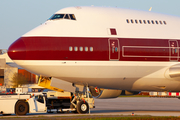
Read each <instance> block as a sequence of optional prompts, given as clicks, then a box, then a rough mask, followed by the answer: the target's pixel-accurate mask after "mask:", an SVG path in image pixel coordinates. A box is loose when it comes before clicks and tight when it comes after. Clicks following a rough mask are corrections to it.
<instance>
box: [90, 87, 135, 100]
mask: <svg viewBox="0 0 180 120" xmlns="http://www.w3.org/2000/svg"><path fill="white" fill-rule="evenodd" d="M89 90H90V92H91V94H92V96H93V97H95V98H99V99H106V98H116V97H118V96H120V95H136V94H138V93H139V92H134V91H126V90H113V89H101V88H97V87H89Z"/></svg>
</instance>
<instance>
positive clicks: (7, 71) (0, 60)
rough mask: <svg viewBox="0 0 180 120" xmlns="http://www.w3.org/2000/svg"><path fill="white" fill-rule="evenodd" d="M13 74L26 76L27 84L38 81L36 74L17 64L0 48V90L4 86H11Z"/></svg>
mask: <svg viewBox="0 0 180 120" xmlns="http://www.w3.org/2000/svg"><path fill="white" fill-rule="evenodd" d="M14 74H21V75H22V76H24V77H25V78H26V81H27V83H28V84H34V83H37V82H38V76H37V75H35V74H32V73H30V72H28V71H26V70H24V69H23V68H21V67H20V66H18V65H17V64H15V63H14V62H13V61H12V60H11V59H10V58H9V56H8V54H7V50H6V49H0V91H1V90H2V89H5V88H13V82H12V78H13V76H14Z"/></svg>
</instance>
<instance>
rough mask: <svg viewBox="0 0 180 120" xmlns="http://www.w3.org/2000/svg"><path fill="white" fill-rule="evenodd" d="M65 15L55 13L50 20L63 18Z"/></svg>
mask: <svg viewBox="0 0 180 120" xmlns="http://www.w3.org/2000/svg"><path fill="white" fill-rule="evenodd" d="M63 17H64V14H54V15H53V16H52V17H51V18H50V20H54V19H62V18H63Z"/></svg>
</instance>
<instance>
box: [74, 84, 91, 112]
mask: <svg viewBox="0 0 180 120" xmlns="http://www.w3.org/2000/svg"><path fill="white" fill-rule="evenodd" d="M72 106H73V107H74V108H75V109H76V111H77V112H78V113H79V114H85V113H87V112H88V111H89V113H90V108H94V99H93V98H92V96H91V94H90V92H89V91H88V87H84V89H83V91H82V92H80V91H76V92H75V94H74V98H73V100H72V101H71V107H72Z"/></svg>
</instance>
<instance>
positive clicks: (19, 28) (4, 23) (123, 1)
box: [0, 0, 180, 49]
mask: <svg viewBox="0 0 180 120" xmlns="http://www.w3.org/2000/svg"><path fill="white" fill-rule="evenodd" d="M91 5H94V6H106V7H120V8H131V9H139V10H148V9H149V8H150V7H153V8H152V12H159V13H165V14H171V15H176V16H180V7H179V5H180V0H0V49H8V47H9V46H10V44H11V43H13V42H14V41H15V40H16V39H18V38H19V37H21V36H22V35H23V34H25V33H26V32H28V31H29V30H31V29H33V28H35V27H36V26H38V25H40V24H41V23H43V22H45V21H46V20H47V19H48V18H49V17H50V16H51V15H52V14H53V13H55V12H56V11H58V10H60V9H62V8H65V7H70V6H91Z"/></svg>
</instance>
